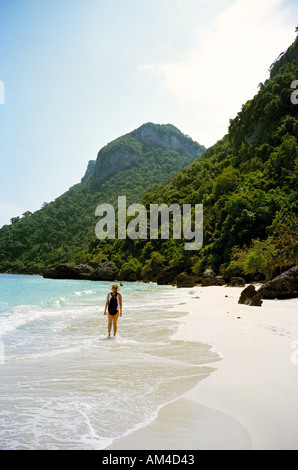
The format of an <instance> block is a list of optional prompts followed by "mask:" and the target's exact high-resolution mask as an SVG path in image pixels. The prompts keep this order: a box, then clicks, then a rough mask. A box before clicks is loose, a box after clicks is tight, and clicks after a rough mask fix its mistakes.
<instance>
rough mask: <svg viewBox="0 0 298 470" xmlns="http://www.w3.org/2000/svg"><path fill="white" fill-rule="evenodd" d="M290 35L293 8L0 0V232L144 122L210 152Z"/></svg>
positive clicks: (293, 3) (286, 3)
mask: <svg viewBox="0 0 298 470" xmlns="http://www.w3.org/2000/svg"><path fill="white" fill-rule="evenodd" d="M297 24H298V2H297V0H42V1H40V0H0V227H1V226H2V225H3V224H6V223H10V219H11V218H12V217H16V216H21V215H22V214H23V213H24V212H25V211H27V210H29V211H31V212H34V211H35V210H38V209H40V208H41V206H42V204H43V203H44V202H50V201H52V200H54V199H56V198H57V197H58V196H60V195H61V194H63V193H64V192H66V191H67V190H68V189H69V187H71V186H72V185H74V184H76V183H79V182H80V180H81V178H82V177H83V175H84V173H85V170H86V168H87V164H88V161H89V160H95V159H96V156H97V153H98V152H99V150H100V149H101V148H102V147H103V146H104V145H106V144H107V143H109V142H111V141H112V140H114V139H115V138H117V137H119V136H121V135H124V134H126V133H128V132H131V131H132V130H134V129H136V128H138V127H139V126H141V125H142V124H144V123H146V122H154V123H159V124H167V123H171V124H173V125H175V126H176V127H178V128H179V129H180V130H181V131H182V132H184V133H185V134H187V135H190V136H191V137H192V138H193V139H194V140H196V141H198V142H199V143H200V144H203V145H205V146H206V147H209V146H211V145H213V144H214V143H216V142H217V141H218V140H220V139H221V138H222V137H223V136H224V135H225V134H226V133H227V131H228V126H229V120H230V119H233V118H234V117H235V116H236V115H237V113H238V112H239V111H240V110H241V107H242V105H243V104H244V103H245V102H246V101H247V100H248V99H251V98H252V97H253V96H254V95H255V94H256V93H257V91H258V84H259V83H260V82H264V81H265V80H266V79H267V78H268V76H269V74H268V69H269V67H270V65H271V64H272V62H274V60H275V59H276V58H277V57H278V56H279V54H280V53H281V52H284V51H285V50H286V49H287V48H288V46H289V45H290V44H291V43H292V42H293V41H294V40H295V37H296V33H295V27H296V26H297ZM297 78H298V77H297Z"/></svg>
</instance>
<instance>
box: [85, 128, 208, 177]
mask: <svg viewBox="0 0 298 470" xmlns="http://www.w3.org/2000/svg"><path fill="white" fill-rule="evenodd" d="M149 147H150V148H151V149H152V147H155V148H158V147H160V148H161V149H163V150H166V149H168V150H173V151H175V152H177V153H181V154H189V155H191V156H193V157H194V158H195V157H197V156H199V155H201V154H202V153H203V152H204V150H205V147H204V146H203V145H200V144H198V143H197V142H195V141H193V140H192V139H191V138H190V137H188V136H186V135H184V134H183V133H182V132H181V131H179V129H177V128H176V127H175V126H173V125H171V124H153V123H147V124H143V125H142V126H141V127H139V128H138V129H136V130H134V131H132V132H130V133H129V134H126V135H124V136H122V137H119V138H118V139H116V140H114V141H113V142H111V143H109V144H108V145H106V146H105V147H103V148H102V149H101V150H100V151H99V152H98V155H97V160H96V161H93V160H91V161H89V163H88V168H87V170H86V173H85V175H84V177H83V178H82V180H81V182H82V183H84V182H85V181H87V180H88V179H89V178H91V177H93V180H94V181H95V182H101V181H104V180H105V178H106V177H107V176H109V175H110V174H112V173H114V172H117V171H119V170H122V169H124V168H127V167H130V166H131V165H132V164H133V163H134V162H136V161H138V160H139V159H140V158H141V157H142V156H143V155H144V154H145V153H146V151H148V148H149Z"/></svg>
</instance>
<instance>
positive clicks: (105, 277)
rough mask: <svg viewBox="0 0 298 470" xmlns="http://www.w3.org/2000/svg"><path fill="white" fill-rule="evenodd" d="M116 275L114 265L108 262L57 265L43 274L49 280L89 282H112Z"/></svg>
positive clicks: (116, 269) (116, 270)
mask: <svg viewBox="0 0 298 470" xmlns="http://www.w3.org/2000/svg"><path fill="white" fill-rule="evenodd" d="M117 274H118V268H117V266H116V265H115V263H112V262H110V261H107V262H102V263H94V262H92V263H90V264H89V263H86V264H79V265H76V264H72V265H67V264H57V265H55V266H52V267H50V268H48V269H46V270H45V271H44V272H43V277H44V278H50V279H80V280H90V281H113V280H115V279H116V277H117Z"/></svg>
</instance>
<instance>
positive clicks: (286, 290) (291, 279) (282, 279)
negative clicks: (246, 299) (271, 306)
mask: <svg viewBox="0 0 298 470" xmlns="http://www.w3.org/2000/svg"><path fill="white" fill-rule="evenodd" d="M258 292H259V293H260V294H261V296H262V297H263V299H291V298H295V297H298V266H294V267H293V268H291V269H289V270H288V271H285V272H284V273H282V274H280V276H277V277H275V278H274V279H272V280H271V281H269V282H266V283H265V284H263V285H262V286H261V287H260V288H259V290H258Z"/></svg>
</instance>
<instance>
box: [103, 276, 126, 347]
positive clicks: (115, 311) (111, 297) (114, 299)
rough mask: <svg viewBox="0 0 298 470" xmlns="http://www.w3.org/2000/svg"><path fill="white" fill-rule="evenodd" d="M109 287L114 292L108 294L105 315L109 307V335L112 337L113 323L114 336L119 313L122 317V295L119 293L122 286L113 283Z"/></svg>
mask: <svg viewBox="0 0 298 470" xmlns="http://www.w3.org/2000/svg"><path fill="white" fill-rule="evenodd" d="M109 288H110V290H111V291H112V292H110V293H109V294H108V295H107V301H106V306H105V312H104V315H107V309H108V335H109V338H110V336H111V330H112V325H113V333H114V336H116V333H117V321H118V317H119V314H120V317H122V295H121V294H119V291H120V289H121V287H120V286H118V284H113V285H111V286H110V287H109Z"/></svg>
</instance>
